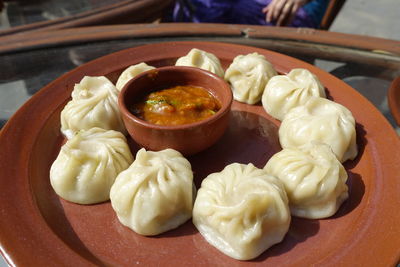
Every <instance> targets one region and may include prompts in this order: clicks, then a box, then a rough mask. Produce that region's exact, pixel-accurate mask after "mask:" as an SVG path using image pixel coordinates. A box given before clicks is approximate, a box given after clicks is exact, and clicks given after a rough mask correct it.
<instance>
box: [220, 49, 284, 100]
mask: <svg viewBox="0 0 400 267" xmlns="http://www.w3.org/2000/svg"><path fill="white" fill-rule="evenodd" d="M275 75H277V72H276V71H275V69H274V67H273V66H272V64H271V63H270V62H268V61H267V60H266V59H265V57H264V56H263V55H259V54H257V53H252V54H248V55H239V56H237V57H235V58H234V59H233V62H232V64H231V65H230V66H229V68H228V69H227V70H226V72H225V80H227V81H228V82H229V83H230V84H231V87H232V91H233V97H234V99H235V100H237V101H240V102H244V103H247V104H255V103H257V102H259V101H260V100H261V96H262V94H263V92H264V88H265V85H266V84H267V82H268V80H269V79H270V78H271V77H272V76H275Z"/></svg>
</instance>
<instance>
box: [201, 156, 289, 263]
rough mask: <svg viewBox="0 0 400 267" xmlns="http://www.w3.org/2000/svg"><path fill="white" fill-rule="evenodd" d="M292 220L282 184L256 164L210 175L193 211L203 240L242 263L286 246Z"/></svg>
mask: <svg viewBox="0 0 400 267" xmlns="http://www.w3.org/2000/svg"><path fill="white" fill-rule="evenodd" d="M290 219H291V218H290V212H289V207H288V199H287V196H286V192H285V189H284V186H283V184H282V182H281V181H279V180H278V179H277V178H276V177H273V176H271V175H268V174H267V172H266V171H265V170H262V169H258V168H256V167H255V166H254V165H253V164H251V163H250V164H248V165H245V164H239V163H233V164H230V165H228V166H226V167H225V168H224V169H223V170H222V171H221V172H219V173H212V174H210V175H209V176H207V177H206V178H205V179H204V180H203V182H202V184H201V188H200V189H199V191H198V193H197V197H196V200H195V204H194V207H193V223H194V225H195V226H196V227H197V229H198V230H199V231H200V233H201V234H202V236H203V237H204V238H205V239H206V240H207V241H208V242H209V243H210V244H211V245H213V246H214V247H216V248H217V249H219V250H220V251H222V252H223V253H225V254H226V255H228V256H230V257H232V258H235V259H239V260H249V259H253V258H256V257H257V256H259V255H260V254H261V253H262V252H263V251H265V250H266V249H268V248H269V247H271V246H272V245H274V244H276V243H279V242H281V241H282V240H283V238H284V236H285V235H286V233H287V231H288V229H289V224H290Z"/></svg>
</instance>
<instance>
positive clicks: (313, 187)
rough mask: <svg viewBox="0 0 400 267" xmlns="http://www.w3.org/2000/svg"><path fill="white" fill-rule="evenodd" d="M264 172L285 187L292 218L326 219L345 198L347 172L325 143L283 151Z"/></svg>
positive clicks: (310, 144) (313, 143) (271, 159)
mask: <svg viewBox="0 0 400 267" xmlns="http://www.w3.org/2000/svg"><path fill="white" fill-rule="evenodd" d="M264 169H265V170H266V171H267V172H268V173H269V174H271V175H274V176H275V177H278V178H279V179H280V180H281V181H282V182H283V184H284V185H285V190H286V193H287V195H288V198H289V206H290V211H291V214H292V215H293V216H298V217H303V218H310V219H319V218H326V217H329V216H332V215H333V214H335V213H336V211H337V210H338V209H339V207H340V205H341V204H342V203H343V201H345V200H346V199H347V198H348V189H347V185H346V180H347V173H346V170H345V169H344V167H343V165H342V164H341V163H340V162H339V161H338V160H337V158H336V156H335V154H333V152H332V150H331V148H330V147H329V146H328V145H326V144H323V143H319V142H311V143H308V144H306V145H304V146H302V147H299V148H285V149H283V150H282V151H280V152H278V153H276V154H275V155H274V156H272V157H271V158H270V160H269V161H268V162H267V164H266V165H265V168H264Z"/></svg>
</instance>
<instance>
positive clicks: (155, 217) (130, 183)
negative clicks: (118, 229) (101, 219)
mask: <svg viewBox="0 0 400 267" xmlns="http://www.w3.org/2000/svg"><path fill="white" fill-rule="evenodd" d="M110 198H111V205H112V207H113V209H114V211H115V212H116V214H117V216H118V219H119V221H120V222H121V223H122V224H123V225H125V226H127V227H129V228H131V229H132V230H133V231H135V232H136V233H138V234H141V235H157V234H161V233H163V232H166V231H168V230H171V229H174V228H176V227H178V226H179V225H181V224H183V223H184V222H186V221H187V220H188V219H190V218H191V217H192V207H193V198H194V185H193V172H192V167H191V165H190V163H189V161H188V160H187V159H185V158H184V157H183V156H182V154H181V153H179V152H178V151H176V150H173V149H165V150H162V151H158V152H154V151H146V150H145V149H144V148H143V149H141V150H139V151H138V153H137V154H136V159H135V161H134V162H133V163H132V165H131V166H130V167H129V168H128V169H126V170H125V171H123V172H121V173H120V174H119V175H118V177H117V179H116V180H115V183H114V185H113V186H112V188H111V192H110Z"/></svg>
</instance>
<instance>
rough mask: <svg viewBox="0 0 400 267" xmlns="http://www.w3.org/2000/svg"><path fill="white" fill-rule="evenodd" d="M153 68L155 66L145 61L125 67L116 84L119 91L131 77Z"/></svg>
mask: <svg viewBox="0 0 400 267" xmlns="http://www.w3.org/2000/svg"><path fill="white" fill-rule="evenodd" d="M152 69H155V67H152V66H149V65H147V64H146V63H144V62H142V63H139V64H136V65H132V66H130V67H129V68H127V69H125V70H124V71H123V72H122V73H121V75H120V76H119V78H118V81H117V84H116V87H117V89H118V91H121V90H122V88H123V87H124V85H125V84H126V83H127V82H129V81H130V80H131V79H133V78H135V76H136V75H138V74H140V73H142V72H145V71H148V70H152Z"/></svg>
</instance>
